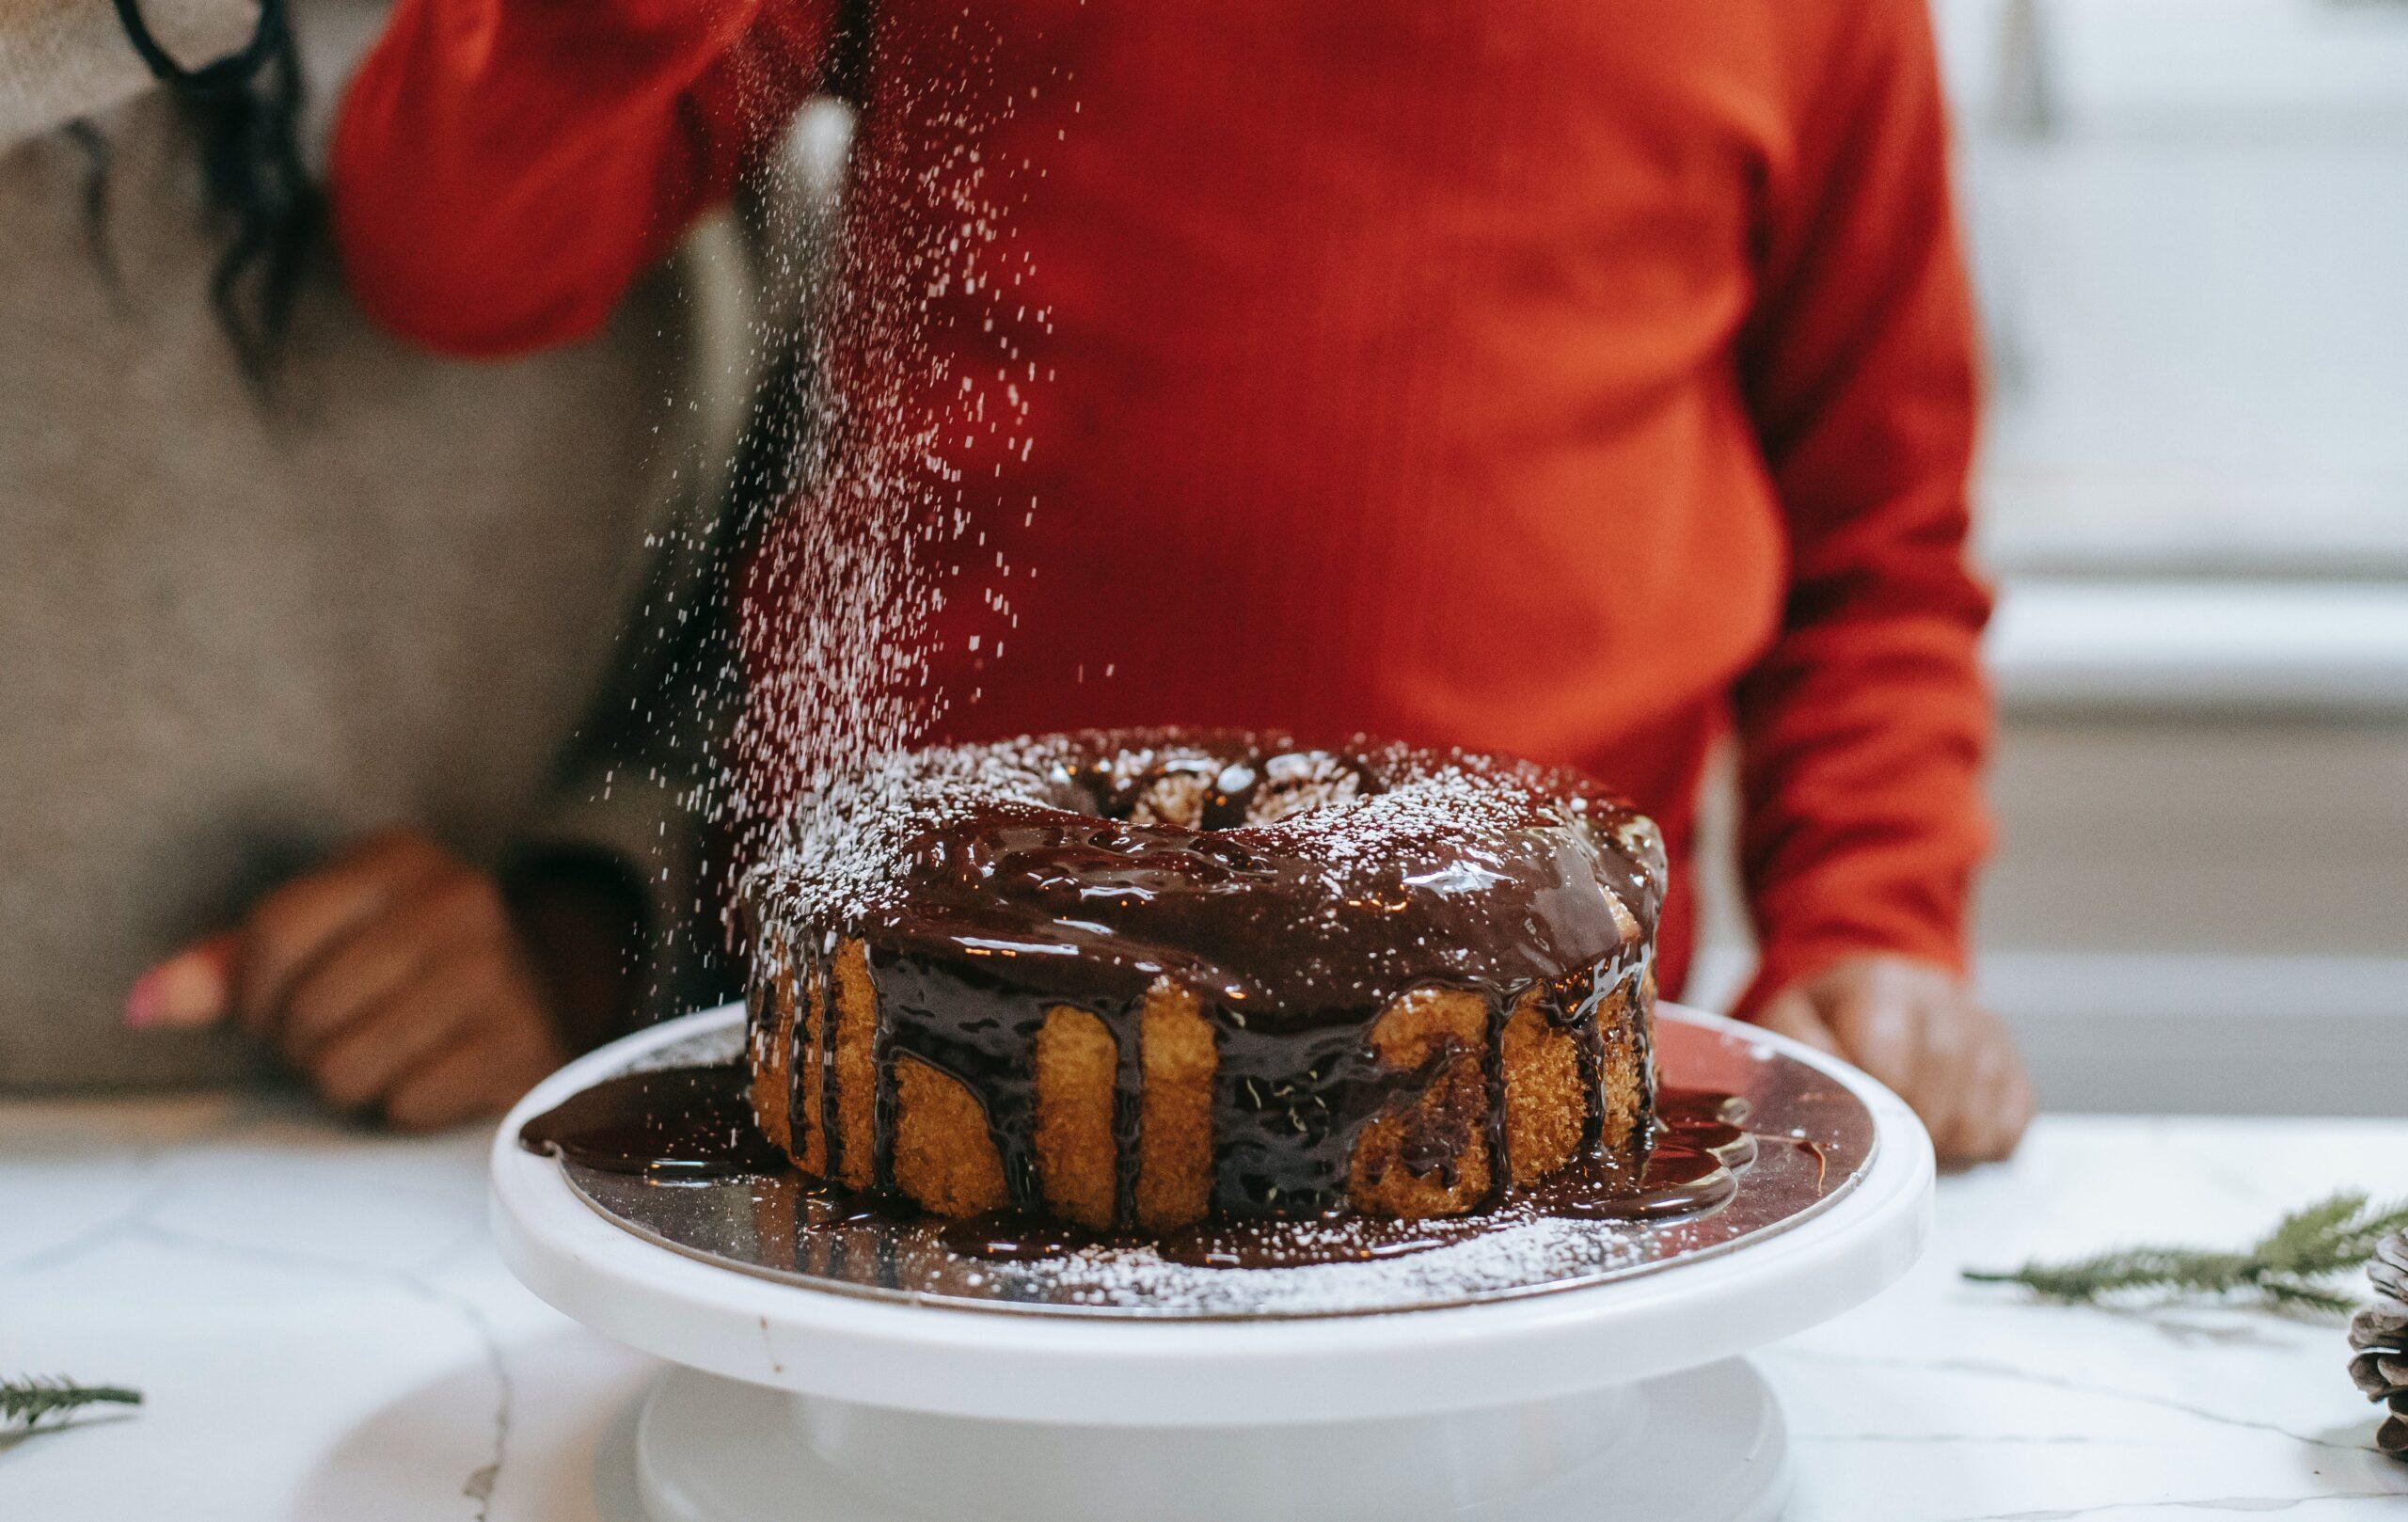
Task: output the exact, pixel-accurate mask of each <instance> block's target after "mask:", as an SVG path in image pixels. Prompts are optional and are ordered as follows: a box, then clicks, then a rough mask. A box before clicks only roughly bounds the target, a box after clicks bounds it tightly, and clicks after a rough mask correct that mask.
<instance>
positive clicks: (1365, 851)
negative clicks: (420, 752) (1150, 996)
mask: <svg viewBox="0 0 2408 1522" xmlns="http://www.w3.org/2000/svg"><path fill="white" fill-rule="evenodd" d="M1273 789H1276V791H1275V792H1272V796H1273V797H1274V798H1275V803H1274V805H1273V806H1272V807H1271V808H1270V809H1268V810H1265V811H1262V812H1270V813H1274V814H1275V815H1276V816H1275V817H1274V818H1273V819H1272V821H1271V822H1268V823H1251V822H1246V821H1248V820H1250V819H1253V818H1256V817H1258V816H1259V813H1258V810H1257V807H1256V805H1258V804H1259V802H1260V801H1261V800H1262V799H1263V798H1264V796H1265V794H1266V792H1269V791H1272V790H1273ZM810 802H811V806H809V807H807V808H804V809H802V810H800V811H799V812H798V814H797V816H796V820H795V824H794V826H793V827H792V828H791V829H790V831H789V832H788V834H787V836H786V839H785V841H784V844H783V846H782V847H781V848H780V849H778V850H777V851H775V852H774V853H773V854H772V855H771V856H770V857H769V858H768V860H767V861H765V862H764V863H763V864H761V865H760V866H759V867H758V868H756V869H755V871H754V873H753V876H752V878H751V879H750V880H748V882H747V883H746V885H745V889H744V898H745V901H746V903H747V906H748V908H749V911H750V912H751V914H752V916H753V922H754V925H755V927H756V930H757V932H758V933H757V935H756V941H757V943H759V945H760V947H761V948H762V949H763V950H766V951H767V952H768V953H769V954H771V955H774V954H776V952H777V951H778V950H779V949H780V948H781V947H784V946H793V945H807V944H810V943H814V942H815V941H816V940H817V939H819V938H821V937H824V936H825V935H826V934H828V933H830V932H832V931H833V932H840V933H846V934H851V933H856V932H860V931H863V930H864V929H868V928H873V927H877V928H879V930H880V937H879V938H882V937H884V936H887V935H895V934H900V935H904V936H906V938H907V939H912V940H914V941H915V943H921V944H923V945H930V944H933V943H932V942H931V941H930V939H929V938H930V937H934V938H936V940H941V941H945V942H947V943H953V944H957V945H960V944H975V945H977V946H978V947H980V948H981V949H980V951H979V953H978V954H979V955H981V956H988V955H990V954H991V952H992V948H993V945H994V943H999V942H1000V943H1008V944H1009V947H1010V949H1011V950H1012V951H1013V952H1014V953H1016V954H1018V955H1019V959H1018V960H1017V961H1016V962H1015V963H1014V965H1015V966H1018V967H1021V968H1022V969H1024V970H1027V971H1029V972H1031V973H1033V974H1035V975H1038V976H1039V977H1040V978H1042V979H1044V980H1047V981H1048V982H1049V984H1050V985H1051V986H1054V987H1055V988H1056V989H1057V990H1058V991H1062V992H1063V993H1064V994H1065V996H1069V995H1070V994H1071V993H1072V992H1073V990H1071V989H1070V988H1069V983H1070V982H1072V981H1083V982H1084V984H1085V988H1086V990H1087V991H1097V990H1098V989H1100V988H1101V986H1103V985H1105V984H1112V985H1115V986H1122V987H1127V988H1130V989H1133V988H1135V987H1139V986H1142V985H1143V984H1144V983H1147V982H1150V981H1151V980H1152V978H1153V977H1155V976H1157V975H1171V976H1173V977H1175V978H1177V979H1179V980H1180V981H1182V982H1185V983H1187V984H1188V985H1189V986H1190V987H1192V988H1194V989H1195V990H1196V991H1197V992H1198V993H1199V994H1202V995H1203V996H1205V997H1206V998H1207V999H1208V1000H1211V1001H1217V1002H1218V1003H1219V1004H1220V1005H1222V1006H1223V1007H1227V1008H1228V1009H1232V1010H1236V1011H1239V1013H1240V1016H1241V1017H1242V1016H1243V1013H1244V1011H1245V1010H1249V1009H1266V1010H1273V1011H1277V1010H1280V1009H1282V1008H1289V1007H1298V1006H1305V1007H1313V1008H1318V1009H1323V1010H1334V1009H1337V1008H1341V1007H1364V1006H1367V1005H1370V1004H1373V1003H1376V1002H1378V1001H1379V1000H1380V999H1382V998H1384V997H1386V996H1388V995H1392V994H1394V993H1396V992H1398V991H1402V990H1403V989H1404V988H1407V987H1410V986H1413V985H1414V983H1415V982H1416V981H1418V980H1422V979H1431V978H1435V979H1440V980H1450V979H1465V978H1469V979H1480V978H1485V977H1490V976H1505V977H1507V978H1508V979H1509V980H1510V979H1511V978H1516V977H1529V976H1538V975H1544V976H1559V975H1564V974H1566V973H1568V972H1570V971H1571V970H1573V969H1574V968H1576V967H1578V966H1582V965H1586V964H1589V963H1591V962H1593V961H1596V960H1598V959H1603V958H1609V957H1612V956H1614V955H1615V954H1616V948H1617V947H1621V946H1628V945H1638V944H1640V943H1643V940H1644V936H1645V933H1646V932H1645V926H1643V925H1642V924H1641V923H1640V919H1641V918H1642V917H1643V918H1644V920H1645V921H1646V922H1647V923H1648V924H1652V921H1653V917H1654V906H1655V903H1656V901H1657V900H1658V899H1660V896H1661V888H1662V878H1661V874H1660V871H1651V870H1649V869H1647V868H1645V867H1644V866H1643V865H1641V864H1639V863H1638V862H1637V861H1636V860H1635V859H1634V857H1633V856H1632V854H1631V853H1630V852H1628V851H1627V850H1625V849H1624V847H1623V846H1622V844H1621V842H1620V840H1619V839H1618V838H1617V837H1616V835H1615V834H1614V831H1613V827H1614V826H1615V825H1616V824H1618V823H1619V822H1621V821H1622V820H1624V819H1627V818H1633V817H1636V816H1632V815H1629V814H1628V812H1627V811H1626V810H1623V809H1621V808H1620V806H1619V805H1615V804H1612V803H1610V802H1608V801H1603V800H1601V799H1599V798H1597V797H1596V796H1594V795H1593V793H1592V790H1591V789H1590V786H1589V785H1588V784H1587V783H1586V782H1585V780H1583V779H1580V778H1579V777H1577V776H1576V774H1573V773H1568V772H1561V771H1555V770H1549V769H1544V768H1538V767H1533V766H1528V765H1525V764H1521V763H1508V762H1497V761H1490V760H1488V759H1486V758H1483V757H1479V756H1473V755H1465V754H1460V753H1442V752H1432V751H1422V750H1415V749H1410V748H1406V747H1400V746H1368V745H1367V746H1364V747H1362V748H1360V749H1357V750H1355V751H1350V752H1324V751H1313V750H1306V749H1301V748H1298V747H1296V746H1295V745H1294V743H1293V741H1292V740H1291V739H1290V737H1286V736H1282V735H1275V734H1262V735H1257V734H1244V733H1237V732H1181V731H1134V732H1128V733H1125V734H1110V735H1106V734H1097V733H1088V734H1079V735H1055V736H1044V737H1033V738H1022V739H1017V740H1012V741H1008V742H1006V743H1002V744H996V745H983V746H952V747H938V748H933V749H928V750H924V751H918V752H910V753H887V754H885V755H882V756H880V757H879V759H877V760H876V761H874V762H873V763H872V764H870V765H869V766H867V767H864V768H863V769H860V770H859V771H858V772H856V773H855V774H853V775H851V776H849V777H846V778H842V779H838V780H836V781H834V782H832V783H830V784H828V785H826V786H825V787H824V788H823V789H822V790H821V791H820V793H819V794H818V795H816V797H815V798H814V799H813V800H811V801H810ZM1215 818H1217V819H1220V820H1222V821H1224V822H1223V823H1222V824H1220V825H1219V826H1217V827H1214V826H1212V824H1211V822H1210V821H1211V820H1212V819H1215ZM1188 819H1198V820H1201V821H1203V822H1204V823H1205V826H1206V827H1205V828H1201V829H1198V828H1193V827H1191V826H1190V825H1189V824H1188V823H1187V822H1186V821H1187V820H1188ZM1087 821H1092V823H1091V824H1090V823H1088V822H1087ZM1634 910H1636V911H1637V912H1636V914H1635V913H1634ZM965 938H967V939H965ZM1032 958H1042V959H1044V960H1043V963H1042V964H1041V965H1040V964H1039V962H1038V961H1034V960H1031V959H1032ZM1072 962H1076V963H1080V964H1082V965H1081V966H1078V967H1072V966H1071V965H1069V964H1070V963H1072Z"/></svg>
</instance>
